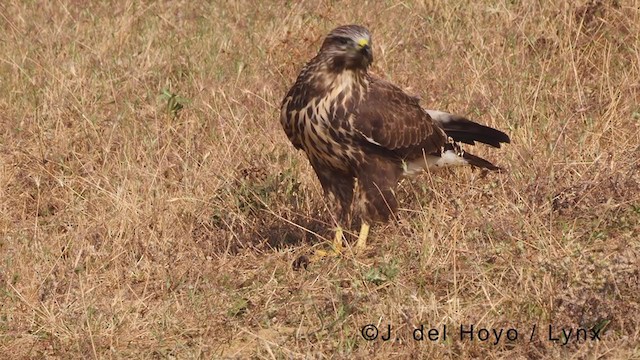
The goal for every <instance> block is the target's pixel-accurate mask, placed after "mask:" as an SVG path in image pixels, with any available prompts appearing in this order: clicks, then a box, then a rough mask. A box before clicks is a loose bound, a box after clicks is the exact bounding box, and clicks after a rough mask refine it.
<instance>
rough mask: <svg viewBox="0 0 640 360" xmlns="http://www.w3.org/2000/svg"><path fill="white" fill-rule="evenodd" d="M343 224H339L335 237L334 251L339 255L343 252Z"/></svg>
mask: <svg viewBox="0 0 640 360" xmlns="http://www.w3.org/2000/svg"><path fill="white" fill-rule="evenodd" d="M342 237H343V234H342V226H340V225H338V228H337V229H336V236H335V237H334V238H333V251H334V252H335V253H336V255H339V254H340V253H341V252H342Z"/></svg>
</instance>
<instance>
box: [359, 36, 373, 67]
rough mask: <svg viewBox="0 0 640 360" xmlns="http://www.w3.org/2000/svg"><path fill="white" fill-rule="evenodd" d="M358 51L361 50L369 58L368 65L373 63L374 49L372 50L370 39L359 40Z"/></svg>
mask: <svg viewBox="0 0 640 360" xmlns="http://www.w3.org/2000/svg"><path fill="white" fill-rule="evenodd" d="M358 51H360V53H361V54H362V55H363V56H364V58H365V59H366V60H367V65H370V64H371V63H373V51H372V50H371V44H369V39H365V38H362V39H360V40H358Z"/></svg>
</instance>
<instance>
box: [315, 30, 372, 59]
mask: <svg viewBox="0 0 640 360" xmlns="http://www.w3.org/2000/svg"><path fill="white" fill-rule="evenodd" d="M371 46H372V43H371V34H370V33H369V30H367V29H366V28H365V27H362V26H360V25H343V26H340V27H337V28H335V29H333V30H332V31H331V32H330V33H329V35H327V37H326V38H325V39H324V42H323V43H322V47H321V48H320V53H321V54H325V55H327V56H329V57H331V58H332V60H333V67H334V68H335V69H336V70H344V69H350V70H357V69H361V70H366V69H367V67H369V65H371V63H372V62H373V50H372V49H371Z"/></svg>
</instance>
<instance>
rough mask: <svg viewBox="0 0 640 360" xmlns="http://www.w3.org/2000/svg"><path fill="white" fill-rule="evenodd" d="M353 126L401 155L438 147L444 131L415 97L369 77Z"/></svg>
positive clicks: (432, 150)
mask: <svg viewBox="0 0 640 360" xmlns="http://www.w3.org/2000/svg"><path fill="white" fill-rule="evenodd" d="M353 127H354V128H355V129H356V130H357V131H358V132H359V133H360V135H362V136H363V137H364V139H365V140H366V141H368V142H370V143H373V144H375V145H377V146H380V147H382V148H384V149H387V150H390V151H392V152H393V153H395V154H396V155H397V156H400V157H402V158H412V157H418V156H422V154H424V153H427V154H428V153H432V152H435V151H438V150H440V148H441V147H442V146H443V145H444V144H445V142H446V135H445V133H444V131H442V129H440V128H439V127H438V125H436V124H435V123H434V121H433V120H432V119H431V117H430V116H429V114H427V112H426V111H425V110H424V109H423V108H422V107H421V106H420V103H419V100H418V99H417V98H415V97H413V96H410V95H408V94H407V93H405V92H404V91H403V90H402V89H400V88H398V87H397V86H395V85H393V84H391V83H390V82H388V81H385V80H382V79H378V78H373V77H372V78H371V81H370V83H369V91H368V93H367V95H366V96H365V99H364V101H363V102H362V103H361V104H360V106H359V111H358V114H357V116H355V117H354V118H353Z"/></svg>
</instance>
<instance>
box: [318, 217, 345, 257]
mask: <svg viewBox="0 0 640 360" xmlns="http://www.w3.org/2000/svg"><path fill="white" fill-rule="evenodd" d="M343 237H344V233H343V231H342V226H340V225H338V227H337V228H336V236H335V237H334V238H333V242H332V244H331V250H328V251H327V250H320V249H318V250H316V251H315V253H314V254H313V257H314V259H315V260H319V259H322V258H323V257H335V256H338V255H340V254H342V239H343Z"/></svg>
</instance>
